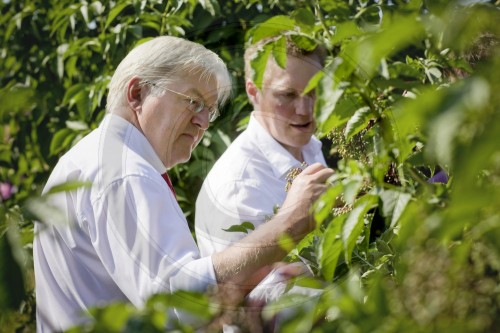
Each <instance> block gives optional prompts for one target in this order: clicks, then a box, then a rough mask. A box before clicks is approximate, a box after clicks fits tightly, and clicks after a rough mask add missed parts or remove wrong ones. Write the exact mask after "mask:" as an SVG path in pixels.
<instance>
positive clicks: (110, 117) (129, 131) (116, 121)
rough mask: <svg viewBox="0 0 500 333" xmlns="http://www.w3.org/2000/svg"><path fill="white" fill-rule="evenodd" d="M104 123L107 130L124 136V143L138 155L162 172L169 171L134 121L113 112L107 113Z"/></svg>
mask: <svg viewBox="0 0 500 333" xmlns="http://www.w3.org/2000/svg"><path fill="white" fill-rule="evenodd" d="M102 125H103V126H105V127H106V131H110V132H113V133H115V134H117V135H119V136H121V137H122V138H123V141H124V143H125V144H126V145H127V146H128V147H129V148H130V149H131V150H133V151H134V152H135V153H136V154H137V155H139V156H141V157H142V158H144V159H145V160H146V161H147V162H148V163H150V164H151V165H152V166H153V168H154V169H155V170H156V171H157V172H158V173H160V174H163V173H164V172H166V171H167V168H166V167H165V166H164V165H163V162H162V161H161V160H160V158H159V157H158V155H157V154H156V152H155V151H154V149H153V146H151V144H150V143H149V141H148V139H147V138H146V137H145V136H144V134H142V132H141V131H139V130H138V129H137V128H136V127H135V126H134V125H133V124H132V123H130V122H129V121H128V120H126V119H124V118H122V117H121V116H119V115H116V114H113V113H107V114H106V116H105V117H104V119H103V122H102Z"/></svg>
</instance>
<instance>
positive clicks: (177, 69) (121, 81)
mask: <svg viewBox="0 0 500 333" xmlns="http://www.w3.org/2000/svg"><path fill="white" fill-rule="evenodd" d="M191 72H198V73H199V74H200V78H207V79H208V78H210V77H212V76H215V79H216V80H217V87H216V88H217V103H218V104H219V105H221V104H223V103H224V102H225V101H226V100H227V98H228V97H229V95H230V94H231V76H230V74H229V72H228V70H227V67H226V65H225V64H224V62H223V61H222V60H221V59H220V58H219V56H218V55H217V54H215V53H214V52H212V51H210V50H208V49H207V48H205V47H204V46H203V45H201V44H198V43H194V42H191V41H188V40H186V39H182V38H179V37H172V36H161V37H156V38H153V39H151V40H149V41H147V42H145V43H142V44H140V45H139V46H137V47H135V48H134V49H133V50H132V51H130V53H129V54H128V55H127V56H126V57H125V58H124V59H123V60H122V61H121V62H120V64H119V65H118V67H117V68H116V71H115V73H114V75H113V77H112V78H111V81H110V82H109V93H108V99H107V105H106V109H107V110H108V112H114V111H116V110H118V109H119V108H121V107H124V106H126V86H127V83H128V82H129V80H130V79H132V78H133V77H134V76H138V77H140V78H141V79H142V80H143V82H149V83H154V84H156V85H158V86H164V85H166V84H169V83H172V82H174V81H175V80H178V79H180V78H182V75H185V74H186V73H191Z"/></svg>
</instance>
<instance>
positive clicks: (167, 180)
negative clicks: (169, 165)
mask: <svg viewBox="0 0 500 333" xmlns="http://www.w3.org/2000/svg"><path fill="white" fill-rule="evenodd" d="M161 176H162V177H163V179H165V182H166V183H167V185H168V187H170V190H171V191H172V193H173V194H174V197H176V194H175V190H174V186H173V185H172V182H171V181H170V177H169V176H168V173H166V172H165V173H162V174H161Z"/></svg>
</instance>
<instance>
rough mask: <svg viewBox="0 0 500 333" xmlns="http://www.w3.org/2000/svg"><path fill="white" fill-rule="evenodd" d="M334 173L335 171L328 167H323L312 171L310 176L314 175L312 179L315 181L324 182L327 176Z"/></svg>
mask: <svg viewBox="0 0 500 333" xmlns="http://www.w3.org/2000/svg"><path fill="white" fill-rule="evenodd" d="M334 173H335V171H333V169H330V168H324V169H321V170H319V171H317V172H316V173H314V174H313V175H312V177H314V179H315V180H316V181H317V182H320V183H324V182H326V180H327V179H328V178H330V176H331V175H333V174H334Z"/></svg>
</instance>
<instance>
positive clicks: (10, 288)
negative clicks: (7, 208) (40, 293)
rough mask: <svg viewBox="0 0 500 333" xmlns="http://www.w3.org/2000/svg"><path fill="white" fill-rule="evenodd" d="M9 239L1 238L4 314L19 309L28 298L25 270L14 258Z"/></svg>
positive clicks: (0, 304) (0, 282)
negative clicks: (25, 285) (26, 297)
mask: <svg viewBox="0 0 500 333" xmlns="http://www.w3.org/2000/svg"><path fill="white" fill-rule="evenodd" d="M2 218H3V217H2ZM9 232H10V233H12V232H15V231H13V230H11V231H9ZM9 232H8V233H9ZM9 238H10V237H8V235H7V236H6V235H1V236H0V309H1V310H2V312H4V311H6V310H16V309H18V308H19V306H20V305H21V302H22V301H23V299H24V298H25V296H26V291H25V287H24V276H23V269H22V266H21V265H20V264H19V262H18V261H17V260H16V258H15V256H14V253H13V251H14V250H13V246H14V245H13V244H12V242H11V241H10V239H9Z"/></svg>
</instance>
